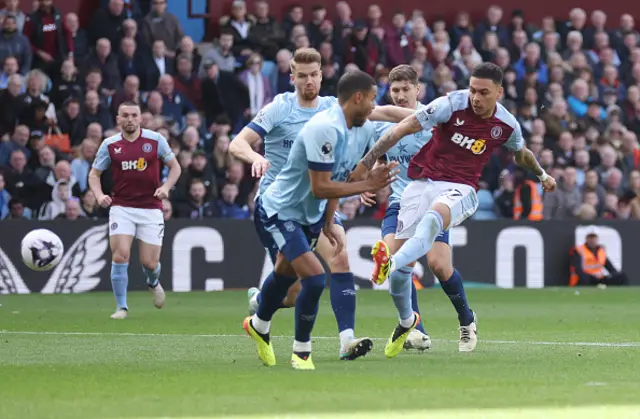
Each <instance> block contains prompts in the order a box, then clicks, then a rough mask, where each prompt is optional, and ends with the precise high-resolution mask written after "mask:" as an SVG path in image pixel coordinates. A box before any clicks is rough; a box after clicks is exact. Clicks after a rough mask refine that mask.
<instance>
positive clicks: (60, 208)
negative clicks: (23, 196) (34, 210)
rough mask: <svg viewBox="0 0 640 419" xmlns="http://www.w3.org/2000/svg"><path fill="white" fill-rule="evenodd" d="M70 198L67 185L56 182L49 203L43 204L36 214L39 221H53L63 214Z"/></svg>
mask: <svg viewBox="0 0 640 419" xmlns="http://www.w3.org/2000/svg"><path fill="white" fill-rule="evenodd" d="M69 198H71V194H70V190H69V183H68V182H67V181H66V180H58V181H57V182H56V184H55V185H54V187H53V190H52V192H51V201H48V202H45V203H44V204H43V205H42V207H41V208H40V211H39V212H38V219H39V220H53V219H55V218H57V217H58V215H61V214H64V212H65V210H66V204H67V201H68V200H69Z"/></svg>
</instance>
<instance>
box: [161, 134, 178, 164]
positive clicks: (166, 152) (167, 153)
mask: <svg viewBox="0 0 640 419" xmlns="http://www.w3.org/2000/svg"><path fill="white" fill-rule="evenodd" d="M158 157H160V159H161V160H162V161H163V162H165V163H166V162H168V161H169V160H172V159H174V158H175V157H176V156H175V154H174V153H173V150H171V147H169V142H168V141H167V139H166V138H164V137H163V136H162V135H160V134H158Z"/></svg>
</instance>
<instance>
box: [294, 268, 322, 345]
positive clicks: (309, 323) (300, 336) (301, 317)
mask: <svg viewBox="0 0 640 419" xmlns="http://www.w3.org/2000/svg"><path fill="white" fill-rule="evenodd" d="M324 278H325V274H324V273H323V274H321V275H314V276H310V277H307V278H304V279H302V289H301V290H300V294H299V295H298V299H297V300H296V325H295V327H296V330H295V340H297V341H298V342H309V341H311V330H312V329H313V325H314V324H315V322H316V315H317V314H318V305H319V303H320V297H321V296H322V291H323V290H324V282H325V281H324Z"/></svg>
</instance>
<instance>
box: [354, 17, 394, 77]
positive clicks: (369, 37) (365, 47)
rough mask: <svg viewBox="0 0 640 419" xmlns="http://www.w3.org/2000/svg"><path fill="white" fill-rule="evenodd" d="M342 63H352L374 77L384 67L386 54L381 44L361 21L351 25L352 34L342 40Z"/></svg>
mask: <svg viewBox="0 0 640 419" xmlns="http://www.w3.org/2000/svg"><path fill="white" fill-rule="evenodd" d="M343 42H344V62H345V63H354V64H355V65H357V66H358V68H359V69H361V70H362V71H364V72H366V73H369V74H370V75H372V76H373V75H374V74H375V72H376V71H377V70H379V69H381V68H383V67H384V65H385V63H386V60H387V58H386V53H385V51H384V46H383V45H382V42H381V41H380V40H379V39H378V37H377V36H375V35H374V34H371V33H369V28H368V27H367V24H366V23H365V22H364V21H363V20H357V21H356V22H355V23H354V25H353V32H352V33H351V35H349V36H347V37H346V38H345V39H344V41H343Z"/></svg>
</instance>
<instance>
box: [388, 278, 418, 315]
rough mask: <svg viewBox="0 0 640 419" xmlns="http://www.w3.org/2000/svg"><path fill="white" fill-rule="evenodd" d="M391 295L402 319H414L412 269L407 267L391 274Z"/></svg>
mask: <svg viewBox="0 0 640 419" xmlns="http://www.w3.org/2000/svg"><path fill="white" fill-rule="evenodd" d="M389 294H391V298H392V299H393V304H394V305H395V306H396V309H397V310H398V316H399V317H400V319H401V320H404V319H413V308H412V306H411V304H412V303H411V268H410V267H408V266H405V267H403V268H401V269H398V270H397V271H394V272H393V273H392V274H391V277H390V278H389Z"/></svg>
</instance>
